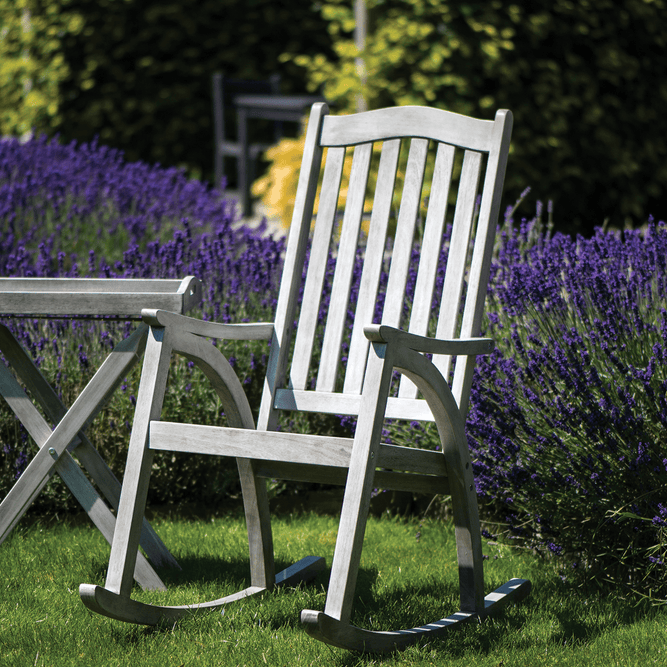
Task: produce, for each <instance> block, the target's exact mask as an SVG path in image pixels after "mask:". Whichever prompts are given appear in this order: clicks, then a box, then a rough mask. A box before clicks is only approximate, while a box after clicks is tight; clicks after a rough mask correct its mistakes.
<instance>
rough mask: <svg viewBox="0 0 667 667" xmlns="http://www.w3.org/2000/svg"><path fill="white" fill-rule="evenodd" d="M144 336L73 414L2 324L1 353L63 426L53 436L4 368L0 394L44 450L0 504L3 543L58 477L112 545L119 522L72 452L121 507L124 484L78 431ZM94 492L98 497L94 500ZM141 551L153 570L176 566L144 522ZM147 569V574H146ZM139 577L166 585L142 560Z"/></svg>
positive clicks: (112, 363) (128, 344)
mask: <svg viewBox="0 0 667 667" xmlns="http://www.w3.org/2000/svg"><path fill="white" fill-rule="evenodd" d="M146 332H147V328H146V327H145V326H142V327H140V328H139V330H137V331H136V332H135V333H134V334H133V335H132V336H130V337H129V338H128V339H126V340H125V341H123V342H122V343H120V344H119V345H118V346H117V347H116V348H115V349H114V350H113V351H112V352H111V354H110V355H109V358H108V359H107V360H106V361H105V362H104V364H103V365H102V367H101V368H100V369H99V371H98V372H97V373H96V374H95V376H94V377H93V379H92V380H91V381H90V383H89V384H88V385H87V387H86V388H85V389H84V391H83V392H82V393H81V396H79V399H77V401H75V404H74V406H72V409H71V410H70V411H69V412H67V411H66V409H65V407H64V406H63V405H62V403H61V402H60V399H59V398H58V396H57V395H56V393H55V392H54V391H53V389H52V387H51V386H50V385H49V384H48V383H47V382H46V380H45V379H44V377H43V376H42V374H41V373H40V372H39V369H37V367H36V366H35V365H34V363H33V362H32V360H31V359H30V357H29V356H28V355H27V354H26V353H25V351H24V350H23V348H22V347H21V346H20V345H19V344H18V342H17V341H16V339H15V338H14V337H13V336H12V334H11V333H10V332H9V330H8V329H7V328H6V327H4V326H1V325H0V349H1V350H2V352H3V354H4V355H5V357H6V358H7V359H8V361H10V363H11V365H12V367H13V368H14V370H15V371H16V373H17V375H18V377H20V378H21V380H23V382H24V383H25V384H26V386H27V387H28V389H29V390H30V391H31V393H32V395H33V396H34V397H35V400H37V402H38V403H40V405H42V407H43V408H44V411H45V413H46V414H47V416H48V417H49V418H50V419H52V421H54V422H59V423H58V426H57V427H56V430H55V431H54V432H51V429H50V427H49V425H48V424H47V422H46V421H45V420H44V419H43V417H42V416H41V414H40V413H39V411H38V410H37V409H36V408H35V406H34V405H33V403H32V402H31V401H30V400H29V399H28V397H27V395H26V394H25V392H24V391H23V389H22V388H21V387H20V385H19V384H18V382H17V381H16V380H15V379H14V377H13V375H12V374H11V373H10V372H9V370H8V369H7V368H6V367H4V366H1V365H0V366H1V367H0V393H1V394H2V395H3V396H4V397H5V399H6V400H7V402H8V403H9V405H10V407H11V408H12V410H13V411H14V412H15V414H16V415H17V416H18V417H19V419H20V420H21V422H22V423H23V424H24V426H25V427H26V429H27V430H28V432H29V433H30V435H31V437H32V438H33V439H34V440H35V442H36V443H37V444H38V446H40V452H38V454H37V456H36V457H35V458H34V459H33V460H32V461H31V463H30V464H29V466H28V468H27V469H26V470H25V471H24V473H23V475H22V476H21V478H19V480H18V481H17V483H16V484H15V486H14V487H13V488H12V489H11V491H10V492H9V494H8V495H7V497H6V498H5V500H4V501H3V502H2V504H1V505H0V543H1V542H2V540H4V538H5V537H6V536H7V535H8V534H9V532H11V530H12V528H13V527H14V526H15V525H16V523H17V522H18V521H19V519H20V518H21V516H22V515H23V513H24V512H25V511H26V510H27V508H28V507H29V506H30V504H31V503H32V501H33V500H34V498H35V497H36V496H37V495H38V494H39V492H40V491H41V489H42V488H43V487H44V485H45V484H46V483H47V482H48V480H49V479H50V478H51V477H52V476H53V474H54V472H57V473H58V474H59V475H60V476H61V477H62V478H63V480H64V481H65V483H66V484H67V486H68V488H70V490H71V491H72V493H73V494H74V496H75V497H76V498H77V500H78V501H79V502H80V504H81V505H82V506H83V507H84V509H85V510H86V511H87V512H88V514H89V516H90V517H91V519H92V520H93V522H94V523H95V525H96V526H97V527H98V528H99V529H100V531H101V532H102V534H103V535H104V536H105V538H106V539H107V541H109V543H111V539H112V537H113V526H114V524H115V518H114V517H113V514H112V513H111V511H110V510H109V509H108V508H107V507H106V505H105V504H104V502H103V501H102V499H101V498H100V497H99V495H98V494H97V492H96V491H95V490H94V488H93V487H92V485H91V484H90V482H88V480H87V478H86V476H85V475H84V474H83V472H82V471H81V470H80V468H79V467H78V466H77V465H76V463H75V462H74V460H73V459H72V458H71V456H70V455H69V451H71V450H73V449H74V448H76V455H77V458H78V459H79V461H80V462H81V464H82V465H83V466H84V467H85V468H86V470H88V472H89V473H90V475H91V477H92V478H93V479H94V481H95V482H96V484H97V485H98V486H99V487H100V490H101V491H102V493H103V494H104V496H105V497H106V498H107V500H108V501H109V503H110V504H111V505H112V507H114V508H117V507H118V500H119V497H120V488H121V485H120V482H119V481H118V480H117V479H116V477H115V475H114V474H113V472H112V471H111V470H110V469H109V467H108V466H107V465H106V463H105V462H104V460H103V459H102V457H101V456H100V454H99V452H98V451H97V450H96V449H95V448H94V447H93V445H92V444H91V443H90V441H89V440H88V439H87V438H86V436H85V435H84V434H83V433H82V432H80V431H79V432H77V431H75V429H83V428H85V426H87V425H88V424H89V423H90V422H91V421H92V419H93V418H94V417H95V416H96V415H97V413H98V412H99V411H100V410H101V409H102V408H103V407H104V405H105V403H106V402H107V401H108V399H109V398H110V397H111V395H112V393H113V391H114V390H115V389H116V387H117V386H118V384H120V382H121V381H122V379H123V377H125V375H126V374H127V372H129V370H130V368H131V367H132V366H133V365H134V364H135V363H136V362H137V361H138V359H139V355H140V354H141V353H142V352H143V347H144V346H145V341H146ZM67 450H69V451H67ZM91 492H92V494H94V495H91ZM141 546H142V547H143V548H144V550H145V551H146V553H147V554H148V556H149V558H150V559H151V561H152V562H153V563H154V564H155V565H170V566H175V567H178V563H177V562H176V560H175V559H174V557H173V556H172V555H171V554H170V553H169V551H168V550H167V548H166V546H165V545H164V543H163V542H162V541H161V540H160V538H159V537H158V536H157V534H156V533H155V531H154V530H153V529H152V528H151V526H150V524H149V523H148V522H147V521H146V520H145V519H144V521H143V527H142V535H141ZM146 568H148V570H149V571H146ZM136 574H137V575H138V576H140V577H141V579H138V581H139V583H140V584H141V585H142V586H144V587H145V588H156V587H161V586H162V582H161V581H160V580H159V578H158V577H157V575H156V574H155V573H154V572H153V570H152V569H151V568H150V566H148V564H147V563H145V564H144V563H143V562H141V559H139V561H138V568H137V572H136Z"/></svg>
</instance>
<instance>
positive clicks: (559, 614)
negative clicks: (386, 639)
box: [119, 555, 665, 667]
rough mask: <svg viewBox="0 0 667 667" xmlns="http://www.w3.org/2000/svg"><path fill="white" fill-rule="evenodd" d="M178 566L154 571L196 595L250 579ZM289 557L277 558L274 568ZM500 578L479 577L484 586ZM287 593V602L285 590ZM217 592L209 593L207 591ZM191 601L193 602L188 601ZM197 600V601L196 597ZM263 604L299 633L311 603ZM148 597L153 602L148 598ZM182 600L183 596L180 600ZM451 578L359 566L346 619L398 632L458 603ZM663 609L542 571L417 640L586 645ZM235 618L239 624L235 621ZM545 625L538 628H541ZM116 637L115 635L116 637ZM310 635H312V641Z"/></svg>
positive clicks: (481, 645) (355, 659) (243, 573)
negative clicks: (409, 577)
mask: <svg viewBox="0 0 667 667" xmlns="http://www.w3.org/2000/svg"><path fill="white" fill-rule="evenodd" d="M180 564H181V567H182V570H180V571H179V570H175V569H164V568H163V569H161V570H160V576H161V577H162V579H163V581H164V582H165V584H166V585H167V587H168V588H172V587H180V586H187V587H189V588H192V592H193V595H195V596H196V597H200V596H197V595H196V590H197V588H198V587H201V588H202V589H203V588H208V589H209V591H210V590H211V588H213V589H215V588H216V584H220V586H221V591H222V588H224V589H225V593H222V592H221V593H220V595H223V594H228V593H229V592H230V590H229V589H230V588H231V589H232V591H233V590H241V589H243V588H245V587H246V586H248V585H249V583H250V567H249V561H248V559H247V558H233V559H222V558H213V557H209V556H197V555H192V556H186V557H183V558H181V559H180ZM290 564H291V563H288V562H285V561H282V560H281V561H278V562H277V563H276V570H277V571H279V570H280V569H283V568H284V567H287V566H289V565H290ZM329 574H330V572H329V569H327V570H325V571H324V572H322V573H320V574H318V575H317V576H316V577H315V578H314V579H313V580H312V581H311V582H309V583H308V584H305V585H302V586H305V587H306V588H305V590H308V589H309V588H311V586H312V591H313V593H315V592H318V593H321V591H322V588H326V587H327V585H328V580H329ZM500 583H503V582H500V581H492V580H491V579H489V580H488V581H487V592H488V591H490V590H492V589H493V588H494V587H495V586H497V585H499V584H500ZM290 595H294V599H293V600H290V599H289V596H290ZM216 596H217V594H215V593H214V595H213V597H216ZM317 600H318V601H317V603H315V604H316V607H315V608H321V609H323V605H324V598H323V597H322V596H321V595H319V596H318V598H317ZM194 601H195V600H193V602H194ZM197 601H201V600H197ZM263 601H264V602H268V604H266V605H265V606H264V609H263V611H262V625H263V626H264V627H266V628H268V629H271V630H278V629H280V628H291V629H294V631H295V632H301V625H300V622H299V613H300V609H301V606H303V605H307V604H309V603H311V602H312V603H314V599H313V598H312V597H311V595H310V593H308V594H307V595H305V596H304V594H303V592H302V593H296V592H295V591H294V590H291V589H281V590H279V591H277V592H276V593H275V597H273V596H272V595H269V596H265V597H263ZM155 602H157V601H156V600H155ZM185 603H187V602H185ZM458 605H459V589H458V582H457V581H455V580H452V581H444V582H443V581H441V580H437V579H435V578H429V579H427V580H424V581H422V582H419V583H417V584H415V583H408V584H406V585H405V586H400V585H392V586H390V587H388V586H383V585H382V580H381V578H380V577H379V571H378V569H377V568H373V567H370V568H369V567H364V568H361V569H360V571H359V576H358V583H357V596H356V600H355V604H354V609H353V617H352V623H353V624H355V625H357V626H359V627H362V628H365V629H369V630H398V629H404V628H410V627H415V626H419V625H423V624H425V623H429V622H433V621H435V620H438V619H440V618H443V617H445V616H448V615H450V614H452V613H454V612H456V611H457V610H458V609H459V606H458ZM232 608H233V605H230V607H229V609H230V610H231V609H232ZM664 611H665V610H664V609H660V608H656V607H652V606H651V605H650V604H648V603H644V602H640V603H638V602H637V601H636V600H623V599H621V597H620V596H619V595H618V594H614V593H613V591H604V590H602V591H597V592H595V593H590V592H589V593H585V592H583V591H582V590H581V589H580V588H578V587H577V586H576V585H574V584H571V583H564V582H562V581H561V579H560V578H559V577H558V576H557V575H552V574H549V573H544V575H543V576H537V577H535V578H534V580H533V590H532V592H531V594H530V596H529V597H528V598H527V599H526V600H523V601H521V602H519V603H517V604H513V605H510V606H509V607H508V608H506V609H504V610H502V611H501V612H500V613H499V614H498V615H494V616H492V617H489V618H487V619H486V620H485V621H483V622H482V623H479V622H477V621H473V622H471V623H469V624H467V625H463V626H459V629H456V630H453V631H452V632H451V633H450V634H446V635H444V636H441V637H439V638H433V639H431V640H422V645H423V646H427V647H428V651H429V652H430V653H431V655H434V656H435V657H439V658H441V659H445V658H450V659H457V658H461V657H464V656H466V655H469V654H470V653H474V654H476V655H478V656H484V655H488V654H491V653H493V651H494V650H496V649H498V648H499V647H501V646H502V647H503V648H502V649H501V650H502V651H507V650H508V649H507V647H508V646H511V647H512V649H511V650H519V651H521V650H526V649H531V648H532V647H534V646H535V644H536V643H544V644H546V645H551V646H565V645H567V646H571V645H577V644H584V643H590V642H592V641H594V640H595V639H596V638H597V637H599V636H600V635H602V634H604V633H605V632H609V631H610V630H612V629H617V628H618V627H619V626H621V627H622V626H630V625H633V624H634V623H637V622H639V621H641V620H644V619H646V618H647V616H648V617H651V616H652V615H654V614H657V613H664ZM236 622H243V621H242V620H241V619H238V620H237V621H236ZM545 628H546V629H545ZM171 629H172V626H167V627H155V628H147V627H141V628H136V630H131V631H130V632H127V630H125V631H121V635H122V637H123V639H124V641H138V640H139V639H140V638H141V637H145V636H146V635H147V634H149V635H152V634H155V633H164V632H170V631H171ZM121 635H119V637H120V636H121ZM313 641H314V640H313ZM336 653H337V655H338V657H337V662H336V664H337V665H343V666H345V667H352V665H363V664H367V663H373V662H374V661H377V660H378V657H377V656H362V655H357V654H355V653H347V652H338V651H336Z"/></svg>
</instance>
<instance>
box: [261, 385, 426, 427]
mask: <svg viewBox="0 0 667 667" xmlns="http://www.w3.org/2000/svg"><path fill="white" fill-rule="evenodd" d="M360 404H361V396H359V395H358V394H339V393H334V392H331V393H325V392H321V391H295V390H293V389H278V390H277V391H276V398H275V403H274V405H275V407H276V408H277V409H279V410H298V411H299V412H323V413H325V414H330V415H357V414H359V405H360ZM385 416H386V418H387V419H410V420H411V421H415V420H416V421H433V415H432V414H431V409H430V408H429V407H428V404H427V403H426V401H424V400H421V399H411V398H408V399H405V398H396V397H393V396H390V397H389V399H388V400H387V412H386V414H385Z"/></svg>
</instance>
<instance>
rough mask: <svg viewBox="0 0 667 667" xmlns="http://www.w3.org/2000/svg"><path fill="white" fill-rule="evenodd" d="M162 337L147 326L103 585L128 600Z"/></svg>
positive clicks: (165, 350)
mask: <svg viewBox="0 0 667 667" xmlns="http://www.w3.org/2000/svg"><path fill="white" fill-rule="evenodd" d="M164 338H165V330H164V329H157V328H151V329H150V331H149V334H148V341H147V344H146V351H145V353H144V364H143V367H142V371H141V383H140V385H139V392H138V396H137V407H136V411H135V414H134V425H133V428H132V433H131V436H130V444H129V448H128V457H127V465H126V467H125V476H124V478H123V488H122V491H121V495H120V503H119V505H118V516H117V519H116V530H115V535H114V539H113V542H112V544H111V554H110V556H109V569H108V572H107V581H106V588H107V589H108V590H110V591H112V592H113V593H116V594H118V595H121V596H124V597H126V598H128V599H129V596H130V591H131V588H132V572H133V570H134V565H135V559H136V554H137V548H138V547H139V537H140V534H141V521H142V518H143V516H144V511H145V507H146V495H147V493H148V482H149V479H150V469H151V464H152V462H153V454H152V452H151V451H150V450H149V449H148V447H147V446H146V439H147V435H148V426H149V422H150V420H151V419H156V418H158V417H159V416H160V412H161V410H162V401H163V400H164V392H165V388H166V378H167V374H168V372H169V361H170V359H171V345H170V344H169V337H168V336H167V341H164Z"/></svg>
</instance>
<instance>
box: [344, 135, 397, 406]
mask: <svg viewBox="0 0 667 667" xmlns="http://www.w3.org/2000/svg"><path fill="white" fill-rule="evenodd" d="M400 151H401V140H400V139H392V140H390V141H385V142H384V143H383V146H382V154H381V156H380V165H379V167H378V176H377V186H376V188H375V196H374V198H373V211H372V213H371V221H370V226H369V230H368V241H367V243H366V253H365V257H364V268H363V271H362V274H361V281H360V284H359V297H358V299H357V308H356V311H355V317H354V326H353V328H352V337H351V339H350V351H349V354H348V361H347V369H346V372H345V383H344V385H343V393H346V394H359V393H361V386H362V383H363V379H364V372H365V370H366V357H367V355H368V341H367V340H366V337H365V336H364V330H363V328H364V326H366V325H368V324H371V323H372V321H373V312H374V310H375V304H376V301H377V292H378V285H379V283H380V275H381V273H382V262H383V260H384V249H385V244H386V242H387V227H388V226H389V216H390V214H391V205H392V199H393V196H394V183H395V181H396V171H397V169H398V157H399V154H400Z"/></svg>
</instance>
